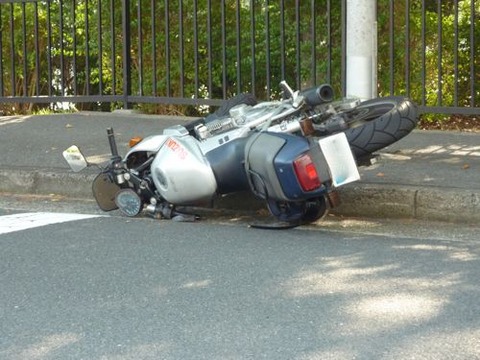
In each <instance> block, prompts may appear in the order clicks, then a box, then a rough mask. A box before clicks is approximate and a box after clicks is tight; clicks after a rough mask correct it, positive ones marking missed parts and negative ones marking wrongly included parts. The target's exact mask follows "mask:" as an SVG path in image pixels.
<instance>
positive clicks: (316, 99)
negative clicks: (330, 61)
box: [300, 84, 333, 106]
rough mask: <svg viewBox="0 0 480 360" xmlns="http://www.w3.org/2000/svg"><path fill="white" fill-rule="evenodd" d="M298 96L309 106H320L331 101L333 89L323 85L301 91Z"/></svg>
mask: <svg viewBox="0 0 480 360" xmlns="http://www.w3.org/2000/svg"><path fill="white" fill-rule="evenodd" d="M300 95H302V96H303V97H304V99H305V102H306V103H307V104H308V105H310V106H316V105H321V104H323V103H326V102H330V101H332V100H333V88H332V87H331V86H330V85H329V84H323V85H320V86H317V87H313V88H310V89H307V90H303V91H302V92H301V93H300Z"/></svg>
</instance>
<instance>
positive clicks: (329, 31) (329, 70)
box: [325, 0, 332, 84]
mask: <svg viewBox="0 0 480 360" xmlns="http://www.w3.org/2000/svg"><path fill="white" fill-rule="evenodd" d="M325 81H326V82H327V83H329V84H331V83H332V3H331V1H330V0H327V73H326V79H325Z"/></svg>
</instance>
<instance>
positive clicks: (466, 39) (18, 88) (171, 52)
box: [0, 0, 480, 114]
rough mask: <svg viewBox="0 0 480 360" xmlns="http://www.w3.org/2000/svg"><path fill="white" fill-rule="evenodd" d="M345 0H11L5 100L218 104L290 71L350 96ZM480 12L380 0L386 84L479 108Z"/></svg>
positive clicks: (457, 5)
mask: <svg viewBox="0 0 480 360" xmlns="http://www.w3.org/2000/svg"><path fill="white" fill-rule="evenodd" d="M346 3H347V2H346V0H341V1H332V0H311V1H299V0H295V1H293V0H292V1H287V0H277V1H273V0H262V1H254V0H218V1H213V0H191V1H182V0H163V1H159V0H49V1H38V0H3V1H2V2H0V20H1V22H0V105H1V103H3V105H4V106H16V107H27V106H31V105H32V104H44V106H46V105H48V106H62V104H63V105H65V104H67V105H68V104H73V103H76V104H80V103H81V104H82V105H84V106H87V107H89V108H102V109H111V108H115V107H124V108H127V107H131V106H134V105H137V106H138V105H140V106H141V104H149V103H150V104H165V105H187V106H196V107H199V106H209V105H213V106H217V105H219V104H220V103H221V102H222V100H223V99H225V98H228V97H230V96H232V95H234V94H236V93H240V92H252V93H254V94H255V95H256V96H257V97H259V98H260V99H266V98H270V97H275V96H278V95H279V94H278V92H277V89H278V83H279V82H280V80H282V79H286V80H287V81H288V82H289V83H290V84H291V85H292V87H295V88H304V87H307V86H312V85H314V84H320V83H324V82H328V83H331V84H332V85H333V87H334V89H335V91H336V93H337V94H339V95H342V94H344V92H345V74H346V71H345V66H346V65H345V64H346V63H345V56H346V53H345V51H346V50H345V49H346V36H345V28H346V26H345V24H346V21H347V19H346V18H345V14H346ZM479 16H480V1H479V0H459V1H454V2H452V1H441V0H437V1H434V2H432V1H425V0H424V1H410V0H403V1H394V0H378V16H377V18H378V40H377V43H378V73H379V74H378V93H379V95H380V96H384V95H390V94H396V95H407V96H410V97H412V98H413V99H414V100H416V101H417V102H418V103H419V105H420V106H421V109H422V111H424V112H436V113H460V114H475V113H479V112H480V85H479V83H480V60H479V59H480V46H479V43H480V26H479V25H478V24H477V23H478V17H479ZM85 104H87V105H85ZM23 110H25V109H23Z"/></svg>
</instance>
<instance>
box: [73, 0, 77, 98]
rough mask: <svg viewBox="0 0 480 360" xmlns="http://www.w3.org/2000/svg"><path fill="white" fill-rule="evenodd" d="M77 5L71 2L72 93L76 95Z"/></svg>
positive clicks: (74, 0)
mask: <svg viewBox="0 0 480 360" xmlns="http://www.w3.org/2000/svg"><path fill="white" fill-rule="evenodd" d="M76 16H77V4H76V0H72V32H73V34H72V38H73V59H72V61H73V93H74V94H75V95H78V76H77V19H76Z"/></svg>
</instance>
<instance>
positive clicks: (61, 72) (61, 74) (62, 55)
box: [59, 0, 65, 96]
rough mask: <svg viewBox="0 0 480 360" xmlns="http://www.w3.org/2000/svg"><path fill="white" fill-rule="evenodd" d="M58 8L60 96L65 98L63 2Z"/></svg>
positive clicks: (61, 1)
mask: <svg viewBox="0 0 480 360" xmlns="http://www.w3.org/2000/svg"><path fill="white" fill-rule="evenodd" d="M59 7H60V76H61V79H60V88H61V94H62V96H65V59H64V56H65V41H64V34H63V30H64V23H63V19H64V16H63V0H60V2H59Z"/></svg>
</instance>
